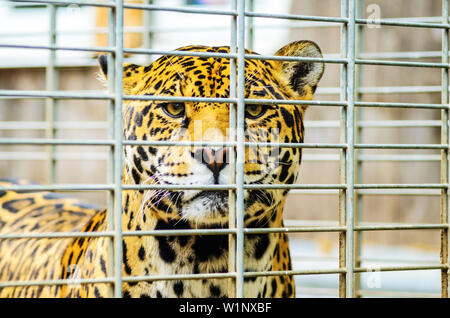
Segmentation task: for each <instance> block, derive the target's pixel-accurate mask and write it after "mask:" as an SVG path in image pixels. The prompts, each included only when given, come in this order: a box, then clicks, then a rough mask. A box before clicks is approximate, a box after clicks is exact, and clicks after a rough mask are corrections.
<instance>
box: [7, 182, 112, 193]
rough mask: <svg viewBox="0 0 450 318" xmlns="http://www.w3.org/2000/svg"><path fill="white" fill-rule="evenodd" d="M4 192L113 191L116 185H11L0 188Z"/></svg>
mask: <svg viewBox="0 0 450 318" xmlns="http://www.w3.org/2000/svg"><path fill="white" fill-rule="evenodd" d="M0 190H3V191H30V192H37V191H112V190H114V185H111V184H52V185H41V184H30V185H11V186H8V187H4V186H0Z"/></svg>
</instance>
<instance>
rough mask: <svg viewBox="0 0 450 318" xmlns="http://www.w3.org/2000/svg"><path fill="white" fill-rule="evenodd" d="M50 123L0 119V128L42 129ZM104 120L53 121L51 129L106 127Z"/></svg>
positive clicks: (46, 127)
mask: <svg viewBox="0 0 450 318" xmlns="http://www.w3.org/2000/svg"><path fill="white" fill-rule="evenodd" d="M49 127H50V124H49V123H48V122H46V121H0V130H44V129H48V128H49ZM107 128H108V123H107V122H106V121H55V123H54V125H53V129H57V130H64V129H76V130H78V129H83V130H85V129H107Z"/></svg>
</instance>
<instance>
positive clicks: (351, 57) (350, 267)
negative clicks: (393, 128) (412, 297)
mask: <svg viewBox="0 0 450 318" xmlns="http://www.w3.org/2000/svg"><path fill="white" fill-rule="evenodd" d="M355 14H356V3H355V0H348V18H349V21H348V25H347V47H348V49H347V59H348V63H347V103H348V104H347V126H346V127H347V128H346V130H347V153H346V164H347V165H346V171H345V172H346V179H347V180H346V181H347V189H346V206H345V208H346V213H345V214H346V216H345V217H346V218H345V221H346V224H345V225H346V264H345V265H346V296H347V297H354V256H355V255H354V209H353V208H354V202H355V201H354V192H355V191H354V151H355V140H354V129H355V125H354V117H355V100H354V97H355Z"/></svg>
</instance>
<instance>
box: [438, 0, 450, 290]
mask: <svg viewBox="0 0 450 318" xmlns="http://www.w3.org/2000/svg"><path fill="white" fill-rule="evenodd" d="M448 5H449V2H448V0H442V23H444V24H448V16H449V8H448ZM448 37H449V30H448V27H447V28H445V29H443V30H442V43H441V46H442V47H441V49H442V63H448V61H449V59H448V53H449V43H448V41H449V39H448ZM441 72H442V74H441V76H442V78H441V85H442V92H441V103H442V104H444V105H448V104H449V90H448V85H449V81H448V76H449V72H448V69H442V71H441ZM441 119H442V127H441V143H442V144H444V145H445V144H446V145H448V144H449V131H450V130H449V110H448V109H443V110H441ZM441 157H442V158H441V183H444V184H446V183H447V184H448V182H449V162H448V160H449V149H448V148H445V149H442V150H441ZM448 200H449V198H448V188H446V189H442V190H441V210H440V221H441V223H442V224H445V223H448V209H449V202H448ZM448 255H449V253H448V228H444V229H442V230H441V242H440V260H441V264H442V265H443V266H444V265H447V266H448ZM448 278H449V277H448V268H447V269H442V270H441V296H442V297H443V298H448V292H449V290H448V288H449V284H448Z"/></svg>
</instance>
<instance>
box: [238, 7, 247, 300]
mask: <svg viewBox="0 0 450 318" xmlns="http://www.w3.org/2000/svg"><path fill="white" fill-rule="evenodd" d="M236 5H237V13H238V14H237V26H238V29H237V55H238V58H237V78H236V79H237V92H236V93H237V95H236V96H237V104H236V141H237V146H236V229H237V233H236V297H238V298H242V297H244V295H245V292H244V244H245V242H244V240H245V238H244V231H243V228H244V212H245V211H244V210H245V205H244V163H245V146H244V141H245V132H244V126H245V124H244V116H245V101H244V100H245V0H237V3H236Z"/></svg>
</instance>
